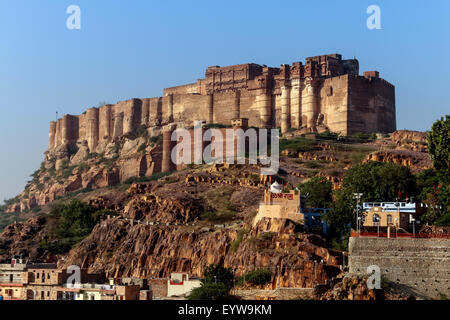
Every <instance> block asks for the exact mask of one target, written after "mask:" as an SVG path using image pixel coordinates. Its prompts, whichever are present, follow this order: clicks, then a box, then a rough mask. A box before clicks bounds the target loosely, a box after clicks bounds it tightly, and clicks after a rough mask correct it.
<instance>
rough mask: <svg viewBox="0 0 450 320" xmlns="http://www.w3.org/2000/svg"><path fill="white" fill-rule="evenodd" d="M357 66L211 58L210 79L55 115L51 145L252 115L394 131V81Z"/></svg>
mask: <svg viewBox="0 0 450 320" xmlns="http://www.w3.org/2000/svg"><path fill="white" fill-rule="evenodd" d="M358 74H359V62H358V60H356V59H349V60H343V59H342V57H341V55H339V54H331V55H323V56H316V57H311V58H306V60H305V63H302V62H294V63H293V64H292V65H287V64H283V65H281V66H280V68H271V67H267V66H265V65H258V64H253V63H248V64H241V65H234V66H227V67H219V66H213V67H209V68H207V70H206V73H205V78H204V79H199V80H197V81H196V82H194V83H190V84H187V85H181V86H176V87H171V88H166V89H164V96H163V97H155V98H145V99H131V100H128V101H120V102H118V103H116V104H114V105H105V106H102V107H99V108H89V109H88V110H87V111H86V112H85V113H84V114H82V115H78V116H73V115H64V116H63V117H62V118H61V119H58V120H57V121H56V122H55V121H52V122H51V123H50V130H49V149H50V150H51V149H54V148H57V147H58V146H60V145H63V144H67V143H71V142H77V141H81V140H82V141H87V143H88V146H89V149H90V151H91V152H94V151H95V150H96V149H97V147H99V146H104V145H106V144H107V143H108V142H109V141H111V140H113V139H114V138H116V137H118V136H121V135H126V134H128V133H130V132H133V131H135V130H137V129H138V128H139V127H140V126H146V127H153V126H156V127H160V126H164V125H168V124H171V123H183V124H184V125H185V126H192V125H193V124H194V122H195V121H204V122H205V123H222V124H231V122H232V119H236V118H247V119H249V123H248V124H249V126H255V127H260V128H274V127H280V128H281V132H282V133H285V132H287V131H288V130H289V129H291V128H294V129H300V130H304V132H312V131H320V130H322V131H324V130H330V131H334V132H341V133H343V134H352V133H355V132H383V133H386V132H393V131H395V129H396V119H395V88H394V86H393V85H391V84H389V83H388V82H387V81H385V80H383V79H381V78H379V73H378V72H376V71H371V72H365V73H364V76H360V75H358Z"/></svg>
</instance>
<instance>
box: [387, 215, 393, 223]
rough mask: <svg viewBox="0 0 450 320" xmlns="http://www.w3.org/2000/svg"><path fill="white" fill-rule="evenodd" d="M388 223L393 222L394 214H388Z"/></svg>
mask: <svg viewBox="0 0 450 320" xmlns="http://www.w3.org/2000/svg"><path fill="white" fill-rule="evenodd" d="M387 223H392V215H390V214H388V215H387Z"/></svg>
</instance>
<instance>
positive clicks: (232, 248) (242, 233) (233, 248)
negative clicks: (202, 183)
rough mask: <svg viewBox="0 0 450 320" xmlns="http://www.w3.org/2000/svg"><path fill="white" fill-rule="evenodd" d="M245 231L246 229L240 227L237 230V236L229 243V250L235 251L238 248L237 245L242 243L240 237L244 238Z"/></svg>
mask: <svg viewBox="0 0 450 320" xmlns="http://www.w3.org/2000/svg"><path fill="white" fill-rule="evenodd" d="M246 233H247V230H245V229H241V230H239V231H238V234H237V238H236V240H234V241H233V242H232V243H231V248H230V249H231V251H233V252H236V251H237V249H238V248H239V245H240V244H241V243H242V239H244V235H245V234H246Z"/></svg>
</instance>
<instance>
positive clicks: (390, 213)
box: [362, 202, 425, 231]
mask: <svg viewBox="0 0 450 320" xmlns="http://www.w3.org/2000/svg"><path fill="white" fill-rule="evenodd" d="M363 209H364V210H366V211H365V213H364V215H363V216H362V220H363V227H381V228H387V227H394V228H401V229H404V230H407V231H411V230H412V226H413V223H416V225H417V223H418V222H419V218H420V216H421V215H422V214H423V213H425V207H424V206H422V205H421V204H416V203H406V202H381V203H363ZM419 223H420V222H419Z"/></svg>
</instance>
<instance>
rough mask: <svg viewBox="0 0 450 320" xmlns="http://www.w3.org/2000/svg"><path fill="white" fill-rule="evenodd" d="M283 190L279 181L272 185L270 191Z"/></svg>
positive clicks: (278, 191)
mask: <svg viewBox="0 0 450 320" xmlns="http://www.w3.org/2000/svg"><path fill="white" fill-rule="evenodd" d="M281 191H282V187H281V184H279V183H278V182H276V181H275V182H274V183H272V184H271V185H270V192H272V193H281Z"/></svg>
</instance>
